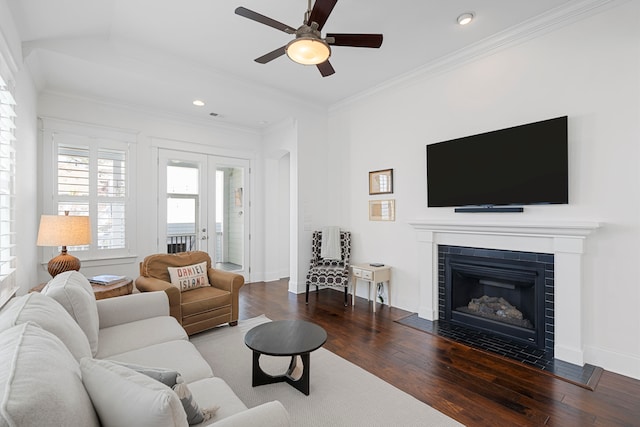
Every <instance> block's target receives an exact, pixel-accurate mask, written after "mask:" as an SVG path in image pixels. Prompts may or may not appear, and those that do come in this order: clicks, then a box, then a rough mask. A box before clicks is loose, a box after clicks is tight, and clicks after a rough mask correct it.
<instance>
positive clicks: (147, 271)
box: [135, 251, 244, 335]
mask: <svg viewBox="0 0 640 427" xmlns="http://www.w3.org/2000/svg"><path fill="white" fill-rule="evenodd" d="M203 261H206V262H207V276H208V279H209V284H210V285H211V286H204V287H199V288H195V289H189V290H185V291H182V292H181V291H180V289H179V288H178V287H176V286H174V285H173V284H171V277H170V275H169V270H168V267H187V266H191V265H195V264H198V263H202V262H203ZM135 284H136V288H137V289H138V290H139V291H140V292H152V291H164V292H166V293H167V296H168V297H169V308H170V314H171V316H173V317H175V318H176V319H177V320H178V322H180V324H181V325H182V327H183V328H184V329H185V331H186V332H187V334H189V335H193V334H195V333H198V332H201V331H204V330H206V329H210V328H213V327H215V326H218V325H221V324H223V323H229V325H231V326H235V325H237V324H238V293H239V291H240V288H241V287H242V285H244V277H243V276H242V275H240V274H236V273H231V272H228V271H223V270H218V269H215V268H212V267H211V257H210V256H209V254H207V253H206V252H202V251H193V252H182V253H177V254H156V255H149V256H148V257H146V258H145V259H144V261H142V262H141V263H140V277H138V278H137V279H136V282H135Z"/></svg>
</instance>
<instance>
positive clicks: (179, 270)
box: [168, 261, 209, 292]
mask: <svg viewBox="0 0 640 427" xmlns="http://www.w3.org/2000/svg"><path fill="white" fill-rule="evenodd" d="M168 269H169V276H171V284H172V285H173V286H175V287H176V288H178V289H180V291H181V292H184V291H188V290H190V289H196V288H201V287H203V286H209V278H208V277H207V262H206V261H203V262H201V263H200V264H193V265H187V266H185V267H168Z"/></svg>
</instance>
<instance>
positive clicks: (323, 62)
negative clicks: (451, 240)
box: [236, 0, 382, 77]
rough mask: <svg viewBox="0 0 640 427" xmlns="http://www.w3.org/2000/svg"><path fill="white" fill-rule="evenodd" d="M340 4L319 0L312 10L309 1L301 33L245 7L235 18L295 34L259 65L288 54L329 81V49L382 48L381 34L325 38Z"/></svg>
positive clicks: (331, 35)
mask: <svg viewBox="0 0 640 427" xmlns="http://www.w3.org/2000/svg"><path fill="white" fill-rule="evenodd" d="M337 2H338V0H316V2H315V4H314V5H313V9H312V8H311V0H309V6H308V8H307V12H306V13H305V15H304V22H303V24H302V25H301V26H300V27H299V28H298V29H295V28H293V27H290V26H288V25H286V24H283V23H282V22H278V21H276V20H275V19H271V18H269V17H267V16H264V15H261V14H259V13H257V12H254V11H252V10H249V9H247V8H245V7H242V6H240V7H238V8H236V15H240V16H243V17H245V18H249V19H251V20H253V21H256V22H259V23H261V24H264V25H268V26H269V27H272V28H275V29H276V30H280V31H284V32H285V33H287V34H292V35H293V34H295V36H296V38H295V39H293V40H292V41H290V42H289V43H288V44H286V45H285V46H282V47H279V48H278V49H276V50H273V51H271V52H269V53H267V54H266V55H263V56H261V57H259V58H256V59H255V61H256V62H258V63H260V64H266V63H267V62H270V61H273V60H274V59H276V58H279V57H280V56H282V55H284V54H287V56H288V57H289V58H291V60H293V61H294V62H297V63H299V64H303V65H315V66H317V67H318V70H320V74H322V77H327V76H330V75H332V74H333V73H335V70H334V69H333V66H331V63H330V62H329V57H330V56H331V47H330V46H351V47H372V48H379V47H380V46H381V45H382V34H343V33H327V35H326V37H324V38H322V35H321V33H320V31H321V30H322V27H324V24H325V23H326V22H327V19H328V18H329V15H330V14H331V11H332V10H333V8H334V7H335V5H336V3H337Z"/></svg>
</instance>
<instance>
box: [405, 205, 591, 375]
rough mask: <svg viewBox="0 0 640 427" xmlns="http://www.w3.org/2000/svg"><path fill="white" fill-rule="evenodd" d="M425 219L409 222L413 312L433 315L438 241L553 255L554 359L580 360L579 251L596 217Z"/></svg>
mask: <svg viewBox="0 0 640 427" xmlns="http://www.w3.org/2000/svg"><path fill="white" fill-rule="evenodd" d="M463 215H465V218H461V219H455V218H452V219H438V220H436V219H429V220H416V221H412V222H410V224H411V226H413V227H414V229H415V230H416V233H417V240H418V260H419V263H420V305H419V308H418V316H419V317H421V318H424V319H428V320H437V319H438V308H439V307H438V245H449V246H465V247H474V248H487V249H503V250H511V251H523V252H539V253H547V254H549V253H550V254H553V255H554V264H555V265H554V270H555V280H554V281H555V313H554V317H555V346H554V357H555V358H556V359H558V360H562V361H565V362H569V363H573V364H575V365H579V366H582V365H584V350H583V347H584V346H583V342H582V337H583V329H582V328H583V324H584V323H583V322H582V316H583V312H582V254H583V253H584V242H585V239H586V238H587V236H588V235H589V234H590V233H591V232H593V231H594V230H595V229H597V228H598V227H599V224H598V223H596V222H558V221H556V222H551V221H549V222H547V221H545V222H524V221H522V222H509V221H497V220H495V221H487V220H483V219H481V218H478V219H477V220H472V218H469V217H468V216H467V215H482V214H463Z"/></svg>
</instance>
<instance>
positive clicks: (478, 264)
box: [438, 245, 554, 359]
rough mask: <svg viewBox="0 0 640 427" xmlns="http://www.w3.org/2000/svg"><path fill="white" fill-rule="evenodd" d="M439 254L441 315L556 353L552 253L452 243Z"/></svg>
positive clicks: (548, 354) (544, 352)
mask: <svg viewBox="0 0 640 427" xmlns="http://www.w3.org/2000/svg"><path fill="white" fill-rule="evenodd" d="M438 254H439V256H438V259H439V273H438V276H439V280H438V281H439V299H440V304H439V318H440V320H441V321H444V322H450V323H451V324H452V325H457V326H462V327H464V328H470V329H472V330H474V329H475V330H478V331H479V332H483V333H489V334H490V335H492V336H496V337H499V338H502V339H504V340H507V341H512V342H514V343H518V344H521V345H525V346H527V347H532V348H535V349H537V350H539V351H540V352H541V355H543V357H544V358H549V359H550V358H553V349H554V334H553V332H554V330H553V328H554V307H553V296H554V291H553V280H554V278H553V273H554V264H553V260H554V257H553V255H552V254H541V253H533V252H518V251H506V250H496V249H482V248H468V247H458V246H446V245H439V246H438ZM539 356H540V354H538V357H539Z"/></svg>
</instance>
